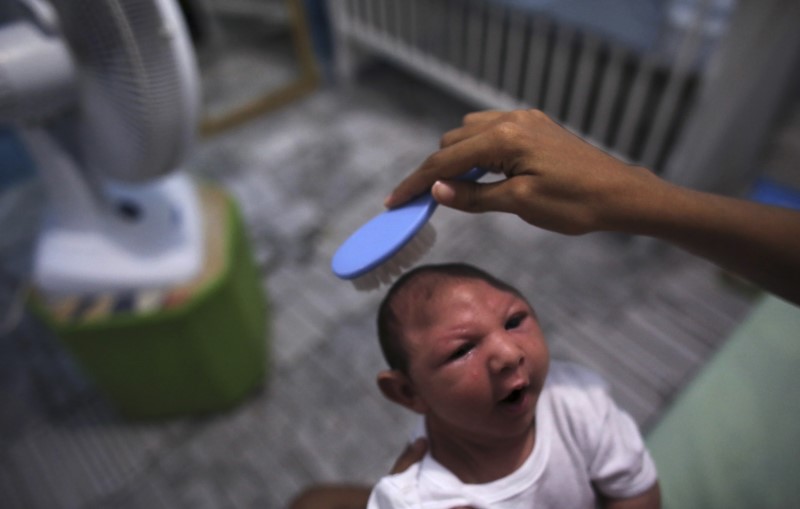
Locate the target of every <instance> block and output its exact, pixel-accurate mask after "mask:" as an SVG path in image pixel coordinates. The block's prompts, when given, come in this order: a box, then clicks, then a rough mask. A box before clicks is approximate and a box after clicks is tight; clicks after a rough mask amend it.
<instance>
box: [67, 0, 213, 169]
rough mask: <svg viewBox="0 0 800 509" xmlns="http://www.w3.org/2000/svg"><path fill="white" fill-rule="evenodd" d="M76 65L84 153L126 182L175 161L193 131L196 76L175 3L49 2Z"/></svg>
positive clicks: (93, 164)
mask: <svg viewBox="0 0 800 509" xmlns="http://www.w3.org/2000/svg"><path fill="white" fill-rule="evenodd" d="M53 4H54V7H55V8H56V10H57V11H58V14H59V19H60V23H61V29H62V32H63V34H64V37H65V38H66V39H67V41H68V43H69V47H70V49H71V51H72V52H73V56H74V58H75V61H76V65H77V67H78V73H77V74H78V77H79V78H78V79H79V83H78V86H79V94H80V115H81V122H80V129H81V131H82V132H81V139H82V140H83V143H82V157H83V158H84V159H85V161H84V162H85V163H86V165H88V166H89V167H90V168H91V169H92V170H94V171H97V172H99V173H100V174H102V175H105V176H108V177H112V178H117V179H121V180H126V181H138V180H147V179H150V178H153V177H157V176H160V175H164V174H166V173H168V172H170V171H172V170H173V169H174V168H175V167H176V166H177V165H178V164H180V162H181V160H182V158H183V156H184V153H185V151H186V149H187V146H188V144H189V142H190V140H191V139H192V137H193V134H194V130H195V123H196V119H195V108H196V106H195V103H196V92H195V87H196V81H197V74H196V70H195V68H194V62H193V61H192V55H191V52H190V50H189V48H188V35H187V33H186V28H185V26H183V24H182V21H183V20H182V19H181V18H180V16H178V15H176V12H177V7H175V6H174V5H172V4H168V3H167V2H163V1H155V0H147V1H133V0H127V1H124V0H103V1H99V0H69V1H66V0H54V2H53Z"/></svg>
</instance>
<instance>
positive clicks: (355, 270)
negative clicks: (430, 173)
mask: <svg viewBox="0 0 800 509" xmlns="http://www.w3.org/2000/svg"><path fill="white" fill-rule="evenodd" d="M485 173H486V170H483V169H480V168H473V169H472V170H470V171H468V172H467V173H465V174H464V175H463V176H461V177H460V179H461V180H473V181H474V180H478V179H479V178H481V177H482V176H483V175H484V174H485ZM437 205H438V203H436V200H434V199H433V196H432V195H431V193H430V191H428V192H426V193H424V194H422V195H420V196H418V197H417V198H415V199H413V200H411V201H409V202H407V203H405V204H403V205H400V206H399V207H395V208H393V209H390V210H387V211H384V212H382V213H380V214H378V215H377V216H375V217H373V218H372V219H371V220H370V221H368V222H367V223H365V224H364V225H363V226H362V227H361V228H359V229H358V230H356V231H355V232H354V233H353V234H352V235H350V237H348V238H347V240H345V241H344V243H343V244H342V245H341V246H339V249H338V250H337V251H336V253H335V254H334V255H333V260H332V261H331V269H332V270H333V273H334V274H335V275H336V276H337V277H339V278H340V279H346V280H350V281H351V282H352V283H353V285H355V287H356V288H357V289H359V290H373V289H375V288H378V287H379V286H380V285H382V284H389V283H391V282H392V281H393V280H394V279H395V278H396V277H398V276H399V275H400V274H402V273H403V271H404V270H405V269H406V268H408V267H410V266H412V265H414V264H415V263H416V262H417V261H418V260H419V259H420V258H421V257H422V256H423V255H424V254H425V253H427V252H428V250H429V249H430V248H431V246H433V243H434V242H435V241H436V231H435V230H434V229H433V226H432V225H431V224H430V223H429V222H428V220H429V219H430V217H431V216H432V215H433V211H434V210H436V206H437Z"/></svg>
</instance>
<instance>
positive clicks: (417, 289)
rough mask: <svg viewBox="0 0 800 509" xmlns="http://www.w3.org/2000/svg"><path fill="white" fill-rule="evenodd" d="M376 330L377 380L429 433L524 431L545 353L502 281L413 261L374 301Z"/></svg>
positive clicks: (468, 269)
mask: <svg viewBox="0 0 800 509" xmlns="http://www.w3.org/2000/svg"><path fill="white" fill-rule="evenodd" d="M378 335H379V339H380V343H381V348H382V350H383V353H384V356H385V358H386V361H387V363H388V364H389V367H390V369H389V370H386V371H383V372H381V373H380V374H379V375H378V386H379V387H380V389H381V391H382V392H383V394H384V395H385V396H386V397H387V398H389V399H390V400H392V401H394V402H396V403H398V404H401V405H403V406H405V407H406V408H409V409H411V410H413V411H415V412H417V413H420V414H425V415H426V420H427V423H428V429H429V431H431V430H432V429H433V430H435V429H441V430H444V431H446V432H448V433H458V432H461V433H465V434H466V435H465V436H471V437H475V438H477V437H485V436H495V435H497V434H500V435H503V434H505V436H508V434H513V433H515V432H525V431H526V430H529V429H530V426H531V423H532V420H533V414H534V410H535V406H536V401H537V400H538V396H539V393H540V391H541V389H542V386H543V385H544V379H545V376H546V374H547V367H548V364H549V357H548V350H547V345H546V344H545V341H544V338H543V336H542V332H541V329H540V328H539V324H538V321H537V319H536V315H535V314H534V311H533V309H532V308H531V306H530V304H529V303H528V301H527V300H526V299H525V298H524V297H523V296H522V295H521V293H520V292H519V291H518V290H516V289H515V288H514V287H512V286H511V285H508V284H507V283H504V282H503V281H500V280H498V279H497V278H495V277H493V276H491V275H490V274H488V273H486V272H484V271H482V270H480V269H477V268H475V267H472V266H470V265H465V264H446V265H426V266H422V267H419V268H416V269H414V270H412V271H410V272H408V273H407V274H405V275H404V276H403V277H401V278H400V279H399V280H398V281H397V282H396V283H395V284H394V285H393V286H392V288H391V289H390V290H389V292H388V293H387V295H386V297H385V298H384V300H383V302H382V303H381V306H380V309H379V311H378Z"/></svg>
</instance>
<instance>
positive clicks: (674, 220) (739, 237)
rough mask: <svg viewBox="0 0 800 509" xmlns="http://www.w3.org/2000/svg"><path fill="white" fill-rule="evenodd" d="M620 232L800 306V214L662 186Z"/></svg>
mask: <svg viewBox="0 0 800 509" xmlns="http://www.w3.org/2000/svg"><path fill="white" fill-rule="evenodd" d="M638 200H639V201H638V203H637V204H636V206H637V207H638V212H636V213H633V212H630V211H629V212H628V213H627V214H626V215H625V219H624V220H621V221H620V222H619V223H618V224H617V225H616V228H615V229H619V230H623V231H627V232H629V233H634V234H640V235H649V236H652V237H655V238H658V239H661V240H664V241H667V242H670V243H673V244H675V245H677V246H679V247H681V248H683V249H685V250H687V251H689V252H691V253H693V254H696V255H698V256H701V257H703V258H706V259H708V260H710V261H711V262H713V263H715V264H717V265H719V266H720V267H723V268H725V269H727V270H729V271H731V272H734V273H736V274H738V275H740V276H742V277H744V278H746V279H749V280H751V281H752V282H754V283H755V284H757V285H759V286H761V287H762V288H764V289H765V290H767V291H769V292H772V293H774V294H776V295H778V296H780V297H782V298H784V299H786V300H789V301H791V302H793V303H795V304H800V212H798V211H794V210H790V209H786V208H780V207H772V206H767V205H762V204H758V203H755V202H750V201H746V200H741V199H734V198H729V197H724V196H718V195H714V194H709V193H702V192H698V191H694V190H690V189H685V188H680V187H677V186H674V185H671V184H668V183H666V182H663V181H661V183H660V184H658V185H656V186H653V187H652V189H651V191H650V192H647V193H642V194H641V196H640V197H639V198H638Z"/></svg>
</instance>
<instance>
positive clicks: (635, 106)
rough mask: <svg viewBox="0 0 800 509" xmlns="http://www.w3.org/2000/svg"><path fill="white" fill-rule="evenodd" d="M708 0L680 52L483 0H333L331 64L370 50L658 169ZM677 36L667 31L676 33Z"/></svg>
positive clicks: (671, 138)
mask: <svg viewBox="0 0 800 509" xmlns="http://www.w3.org/2000/svg"><path fill="white" fill-rule="evenodd" d="M710 3H711V1H710V0H699V3H698V5H699V7H698V8H697V9H696V10H695V19H694V21H693V22H692V23H690V24H689V25H688V26H687V27H685V29H683V30H681V31H680V33H678V34H677V36H678V37H677V38H678V39H679V43H678V44H677V46H675V45H674V44H673V47H676V49H674V50H672V51H671V52H665V51H663V49H658V48H656V49H653V50H652V51H642V50H641V49H633V48H631V47H629V46H625V45H623V44H622V43H620V42H617V41H615V40H613V39H612V38H610V37H603V36H601V35H598V34H597V33H592V32H591V31H588V30H586V29H583V28H580V27H578V26H573V25H570V24H567V23H565V22H563V21H557V20H556V19H555V18H553V17H551V16H547V15H546V14H543V13H541V12H535V11H530V10H522V9H519V8H517V7H514V6H513V5H509V4H506V3H504V2H502V1H500V2H496V1H495V2H493V1H491V0H330V2H329V8H330V12H331V14H332V19H333V22H334V33H335V34H336V46H337V65H338V66H339V71H340V74H341V75H342V76H345V77H349V76H352V74H353V72H354V70H355V67H356V59H357V57H358V55H360V54H363V53H370V54H377V55H380V56H382V57H385V58H389V59H391V60H394V61H395V62H397V63H399V64H401V65H403V66H405V67H407V68H409V69H410V70H412V71H413V72H415V73H417V74H419V75H421V76H424V77H425V78H427V79H429V80H432V81H433V82H435V83H438V84H439V85H441V86H444V87H446V88H447V89H449V90H450V91H452V92H454V93H456V94H458V95H459V96H461V97H462V98H465V99H467V100H468V101H470V102H471V103H473V104H475V105H476V106H477V107H479V108H501V109H511V108H520V107H523V108H528V107H536V108H539V109H542V110H544V111H545V112H547V113H548V114H549V115H551V116H552V117H554V118H556V119H558V120H559V121H560V122H561V123H563V124H565V125H567V126H568V127H569V128H571V129H572V130H573V131H576V132H578V133H580V134H582V135H583V136H585V137H587V138H589V139H590V140H592V141H593V142H595V143H597V144H598V145H600V146H602V147H603V148H605V149H607V150H609V151H611V152H613V153H615V154H616V155H619V156H622V157H624V158H626V159H628V160H630V161H632V162H637V163H640V164H643V165H645V166H647V167H649V168H652V169H654V170H656V171H659V170H660V169H661V168H663V167H664V164H665V162H666V160H667V159H668V157H669V155H670V151H671V150H672V148H673V146H674V144H675V138H676V133H678V132H679V131H680V129H681V128H682V125H683V124H684V122H686V119H687V116H688V113H689V111H690V109H691V107H692V103H693V100H694V98H695V95H696V92H697V90H698V86H699V84H700V82H701V80H702V79H703V72H704V66H702V65H700V60H701V56H702V55H704V54H705V52H706V51H707V46H708V44H707V43H708V40H707V36H706V31H705V27H706V18H707V12H708V6H709V5H710ZM675 36H676V34H675V33H673V34H672V39H673V40H674V39H675V38H676V37H675Z"/></svg>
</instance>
